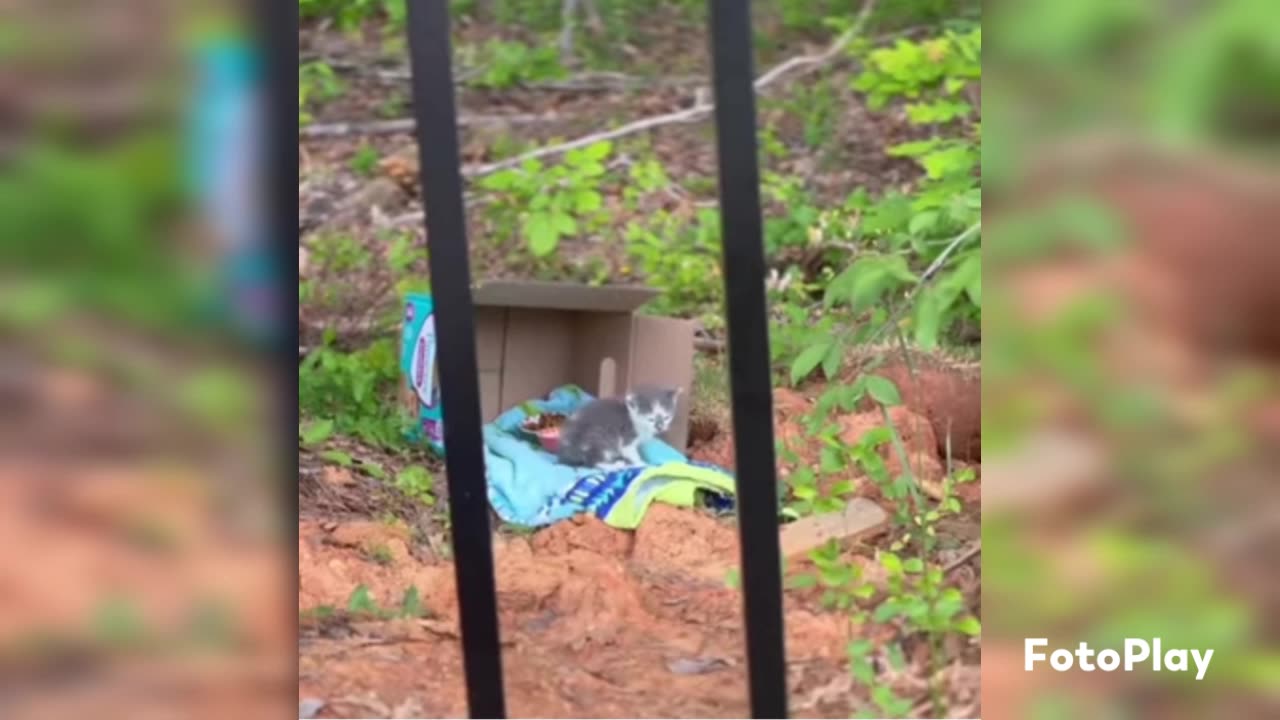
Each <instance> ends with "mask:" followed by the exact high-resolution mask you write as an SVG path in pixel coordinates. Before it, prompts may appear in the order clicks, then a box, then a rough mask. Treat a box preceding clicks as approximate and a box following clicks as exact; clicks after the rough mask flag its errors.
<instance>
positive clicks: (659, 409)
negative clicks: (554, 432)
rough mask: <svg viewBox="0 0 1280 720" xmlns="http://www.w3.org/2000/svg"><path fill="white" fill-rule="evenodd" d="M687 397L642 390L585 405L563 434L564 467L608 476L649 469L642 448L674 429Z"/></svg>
mask: <svg viewBox="0 0 1280 720" xmlns="http://www.w3.org/2000/svg"><path fill="white" fill-rule="evenodd" d="M681 391H682V388H654V387H638V388H635V389H633V390H630V391H628V392H627V394H626V395H625V396H623V397H620V398H599V399H596V400H592V401H591V402H589V403H587V404H586V405H583V406H582V407H581V408H579V409H578V411H577V412H575V413H574V414H573V415H571V416H570V417H569V419H568V420H566V421H565V423H564V427H563V428H562V429H561V430H560V450H559V452H558V453H557V455H558V459H559V460H560V463H561V464H564V465H573V466H576V467H598V468H601V469H606V470H613V469H617V468H623V467H634V466H637V465H643V464H644V458H642V457H641V456H640V446H641V445H642V444H644V443H645V442H647V441H649V440H652V439H653V438H655V437H657V436H659V435H661V434H662V433H664V432H666V431H667V429H668V428H670V427H671V421H672V419H673V418H674V417H675V414H676V402H677V401H678V400H679V399H680V393H681Z"/></svg>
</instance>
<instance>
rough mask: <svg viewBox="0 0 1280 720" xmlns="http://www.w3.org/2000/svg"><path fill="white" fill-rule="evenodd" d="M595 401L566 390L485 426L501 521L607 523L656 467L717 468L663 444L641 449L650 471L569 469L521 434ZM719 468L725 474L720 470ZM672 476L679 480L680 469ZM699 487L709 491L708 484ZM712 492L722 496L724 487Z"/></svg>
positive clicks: (493, 500)
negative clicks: (538, 419) (539, 418)
mask: <svg viewBox="0 0 1280 720" xmlns="http://www.w3.org/2000/svg"><path fill="white" fill-rule="evenodd" d="M591 399H592V397H591V396H590V395H588V394H587V393H586V392H584V391H583V390H581V389H580V388H577V387H574V386H566V387H562V388H559V389H557V390H555V391H553V392H552V393H551V394H550V395H548V396H547V398H546V399H543V400H531V401H529V402H527V403H524V404H523V405H520V406H517V407H514V408H512V409H510V410H508V411H507V412H505V413H503V414H502V415H500V416H499V417H498V418H497V419H496V420H494V421H493V422H492V423H490V424H488V425H486V426H485V427H484V443H485V467H486V471H487V477H488V481H489V503H490V504H491V505H492V506H493V509H494V510H495V511H496V512H497V513H498V516H499V517H501V518H502V519H503V520H505V521H506V522H509V523H512V524H514V525H521V526H524V527H542V526H544V525H550V524H552V523H555V522H558V521H560V520H564V519H566V518H569V517H573V516H574V515H577V514H579V513H583V512H592V513H594V514H595V515H596V516H597V517H600V518H601V519H607V517H608V515H609V512H610V510H611V509H612V508H613V507H614V504H615V503H616V502H617V501H618V499H619V498H621V497H622V496H623V495H624V494H625V493H626V491H627V490H628V489H629V488H630V487H631V485H632V483H633V482H634V481H635V480H636V479H637V478H638V477H640V476H641V475H643V474H644V473H645V472H646V471H648V470H650V469H651V467H650V466H655V465H661V466H664V467H671V468H675V467H677V466H678V465H684V466H686V467H694V466H700V467H703V468H709V467H711V466H707V465H703V464H701V463H690V462H689V461H688V459H687V458H686V457H685V456H684V455H682V454H681V453H680V452H679V451H677V450H676V449H675V448H673V447H671V446H670V445H668V444H667V443H665V442H663V441H661V440H657V439H654V440H650V441H649V442H647V443H645V444H643V445H641V446H640V455H641V457H643V458H644V460H645V462H647V463H649V465H650V466H645V467H640V468H624V469H619V470H612V471H602V470H596V469H592V468H575V467H569V466H566V465H561V464H559V463H558V462H557V461H556V457H555V456H554V455H552V454H551V453H549V452H547V451H546V450H544V449H542V448H541V447H540V446H538V445H537V444H536V440H532V439H531V438H530V437H529V436H527V435H526V434H525V433H524V432H523V431H522V430H521V429H520V425H521V423H523V422H524V420H525V418H527V417H529V415H530V414H531V413H532V414H537V413H540V412H550V413H557V414H564V415H568V414H571V413H572V412H573V411H574V410H576V409H577V408H578V407H579V406H580V405H582V404H584V403H586V402H589V401H590V400H591ZM714 469H715V470H718V471H719V472H721V473H724V471H723V470H720V469H719V468H714ZM672 473H673V474H676V475H677V479H678V470H673V471H672ZM725 476H726V478H727V480H726V482H727V483H728V484H729V485H731V483H732V479H731V478H729V477H728V476H727V473H725ZM691 482H692V481H691ZM699 484H700V485H703V486H705V483H699ZM709 489H712V491H713V492H717V491H721V490H723V484H722V487H716V488H709ZM690 492H692V490H690ZM717 504H718V506H719V509H722V510H727V509H729V508H730V507H731V506H732V501H731V500H730V499H729V498H727V497H723V496H721V497H719V498H717Z"/></svg>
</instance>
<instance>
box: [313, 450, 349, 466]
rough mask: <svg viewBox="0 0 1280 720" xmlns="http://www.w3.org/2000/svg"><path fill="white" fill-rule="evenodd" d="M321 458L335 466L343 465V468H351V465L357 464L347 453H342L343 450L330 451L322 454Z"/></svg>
mask: <svg viewBox="0 0 1280 720" xmlns="http://www.w3.org/2000/svg"><path fill="white" fill-rule="evenodd" d="M320 457H322V458H324V459H325V460H327V461H329V462H331V463H333V464H335V465H341V466H342V467H351V465H352V464H353V463H354V462H355V460H353V459H352V457H351V456H350V455H348V454H347V453H345V452H342V451H341V450H329V451H327V452H324V453H321V455H320Z"/></svg>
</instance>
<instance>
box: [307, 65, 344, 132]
mask: <svg viewBox="0 0 1280 720" xmlns="http://www.w3.org/2000/svg"><path fill="white" fill-rule="evenodd" d="M344 90H345V85H344V84H343V82H342V79H341V78H339V77H338V74H337V73H335V72H334V71H333V68H332V67H331V66H330V65H329V64H328V63H324V62H319V61H312V62H308V63H303V64H302V65H300V66H298V124H299V125H307V124H309V123H310V122H311V121H312V114H311V111H312V110H314V108H315V107H316V106H317V105H320V104H323V103H326V102H329V101H331V100H334V99H337V98H338V97H341V96H342V93H343V91H344Z"/></svg>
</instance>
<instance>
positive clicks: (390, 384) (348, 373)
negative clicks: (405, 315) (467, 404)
mask: <svg viewBox="0 0 1280 720" xmlns="http://www.w3.org/2000/svg"><path fill="white" fill-rule="evenodd" d="M399 379H400V364H399V357H398V355H397V352H396V344H395V343H394V342H393V341H392V340H390V339H382V340H378V341H375V342H373V343H372V344H370V345H369V346H368V347H366V348H364V349H362V350H357V351H354V352H343V351H340V350H337V349H335V348H332V347H330V346H322V347H319V348H316V349H315V350H312V351H311V353H310V354H308V355H307V357H306V358H304V359H303V361H302V362H301V363H299V365H298V404H299V408H300V410H301V411H302V414H303V416H304V417H309V418H312V419H313V420H312V423H313V425H312V427H314V426H315V424H320V423H323V425H322V427H326V428H331V432H334V433H338V434H341V435H349V436H354V437H356V438H359V439H361V440H364V441H365V442H369V443H372V444H374V445H378V446H382V447H387V448H399V447H402V446H403V443H404V440H403V430H404V429H405V428H406V427H407V418H406V417H405V415H404V411H403V410H401V409H400V408H399V406H398V404H396V403H395V402H394V401H393V398H394V397H395V392H394V391H395V388H396V387H398V383H399Z"/></svg>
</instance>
